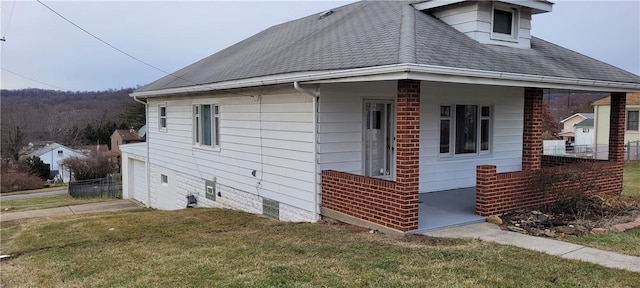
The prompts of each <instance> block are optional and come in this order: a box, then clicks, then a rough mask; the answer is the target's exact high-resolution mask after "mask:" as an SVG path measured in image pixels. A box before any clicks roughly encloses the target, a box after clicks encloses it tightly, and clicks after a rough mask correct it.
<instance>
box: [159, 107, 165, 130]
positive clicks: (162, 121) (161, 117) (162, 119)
mask: <svg viewBox="0 0 640 288" xmlns="http://www.w3.org/2000/svg"><path fill="white" fill-rule="evenodd" d="M158 129H160V131H167V104H160V105H158Z"/></svg>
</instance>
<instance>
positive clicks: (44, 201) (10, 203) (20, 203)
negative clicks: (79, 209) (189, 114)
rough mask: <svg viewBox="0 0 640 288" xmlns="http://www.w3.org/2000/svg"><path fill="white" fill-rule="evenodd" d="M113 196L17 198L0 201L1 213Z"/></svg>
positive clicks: (59, 205) (62, 205)
mask: <svg viewBox="0 0 640 288" xmlns="http://www.w3.org/2000/svg"><path fill="white" fill-rule="evenodd" d="M110 200H113V199H111V198H88V199H75V198H72V197H71V196H69V195H56V196H45V197H37V198H31V199H16V200H3V201H0V213H11V212H18V211H26V210H36V209H46V208H55V207H64V206H70V205H79V204H86V203H95V202H104V201H110Z"/></svg>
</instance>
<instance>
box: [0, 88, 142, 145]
mask: <svg viewBox="0 0 640 288" xmlns="http://www.w3.org/2000/svg"><path fill="white" fill-rule="evenodd" d="M132 91H133V88H126V89H119V90H106V91H77V92H73V91H55V90H42V89H19V90H4V89H3V90H1V91H0V93H1V95H2V100H1V102H0V109H1V113H2V114H1V116H2V135H1V136H2V146H3V147H2V150H3V151H2V152H3V156H8V155H7V152H8V151H6V150H7V149H8V148H9V146H11V144H16V143H15V142H23V143H22V144H23V145H26V144H27V143H29V142H34V141H55V142H58V143H60V144H63V145H69V146H74V145H81V144H95V143H96V142H97V141H100V142H101V143H104V144H107V142H108V136H107V137H106V139H105V136H104V135H111V133H113V130H115V129H116V128H130V127H133V128H139V127H140V126H142V125H144V117H145V115H144V106H143V105H142V104H139V103H137V102H135V101H134V100H133V99H132V98H131V97H129V93H131V92H132ZM16 138H18V139H16ZM18 140H21V141H18Z"/></svg>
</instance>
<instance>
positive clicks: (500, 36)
mask: <svg viewBox="0 0 640 288" xmlns="http://www.w3.org/2000/svg"><path fill="white" fill-rule="evenodd" d="M519 19H520V15H518V8H515V7H509V6H505V5H496V4H494V6H493V17H492V22H491V32H492V33H491V38H492V39H495V40H507V41H516V40H517V39H518V27H519V25H518V21H519Z"/></svg>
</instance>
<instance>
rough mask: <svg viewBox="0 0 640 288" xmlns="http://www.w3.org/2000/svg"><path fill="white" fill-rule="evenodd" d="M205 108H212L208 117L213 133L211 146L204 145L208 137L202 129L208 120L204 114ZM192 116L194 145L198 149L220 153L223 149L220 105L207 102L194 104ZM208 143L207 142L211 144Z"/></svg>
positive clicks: (211, 133)
mask: <svg viewBox="0 0 640 288" xmlns="http://www.w3.org/2000/svg"><path fill="white" fill-rule="evenodd" d="M203 106H210V108H209V113H210V115H209V117H208V122H209V123H208V126H209V127H211V128H210V129H211V131H209V133H210V134H209V137H210V139H209V141H210V144H203V143H202V142H203V139H204V138H205V137H206V135H205V134H204V130H203V129H202V128H203V127H205V125H203V124H207V123H204V121H206V119H207V118H204V117H205V116H204V115H203V114H202V107H203ZM191 115H192V120H193V123H192V124H193V126H192V127H193V129H192V130H193V136H192V142H193V145H194V146H195V147H197V148H202V149H210V150H214V151H219V150H220V147H221V141H220V138H221V137H220V122H221V121H220V104H219V103H216V102H207V103H194V104H193V105H192V111H191ZM209 141H207V142H209Z"/></svg>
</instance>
